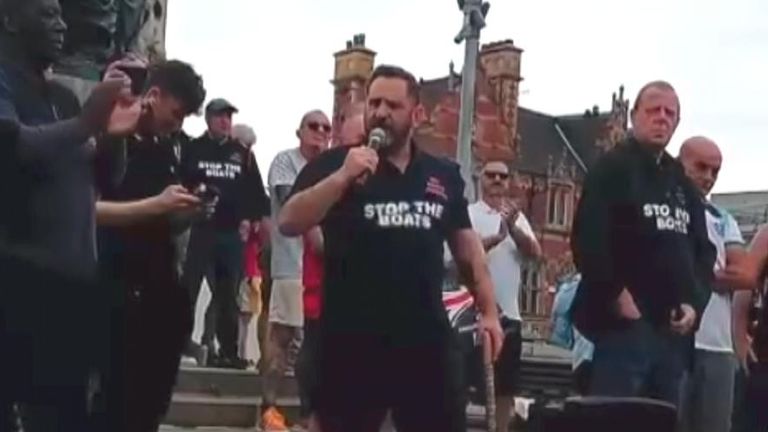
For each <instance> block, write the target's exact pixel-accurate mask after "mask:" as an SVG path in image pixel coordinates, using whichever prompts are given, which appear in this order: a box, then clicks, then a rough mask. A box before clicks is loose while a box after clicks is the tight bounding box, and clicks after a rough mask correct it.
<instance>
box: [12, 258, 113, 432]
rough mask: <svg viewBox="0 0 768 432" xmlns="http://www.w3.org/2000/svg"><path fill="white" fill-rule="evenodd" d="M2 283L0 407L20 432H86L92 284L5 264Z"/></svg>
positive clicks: (96, 307)
mask: <svg viewBox="0 0 768 432" xmlns="http://www.w3.org/2000/svg"><path fill="white" fill-rule="evenodd" d="M0 283H2V287H0V347H2V348H0V349H2V353H3V354H2V355H1V356H0V407H3V409H4V410H5V411H8V410H9V409H10V407H12V406H14V405H16V406H17V407H18V408H19V410H20V411H21V417H22V419H23V423H24V430H25V432H38V431H41V432H42V431H46V432H47V431H75V430H77V431H86V430H88V403H87V398H88V392H87V388H88V373H89V370H90V369H91V367H92V366H93V364H92V359H93V353H94V351H92V350H93V349H99V347H98V346H97V345H98V344H99V342H98V341H99V339H97V338H95V337H93V336H94V333H93V330H94V327H95V326H94V321H93V320H94V316H95V315H94V313H95V311H96V310H99V309H100V308H104V307H105V305H100V304H98V301H97V299H98V298H99V297H97V296H96V295H95V293H96V290H95V284H90V283H85V282H83V281H79V280H76V279H74V278H68V277H67V276H65V275H61V274H57V273H55V272H52V271H49V270H46V269H44V268H40V267H37V266H34V265H31V264H29V263H27V262H24V261H21V260H16V259H10V258H0ZM7 421H10V420H7ZM4 426H5V425H4Z"/></svg>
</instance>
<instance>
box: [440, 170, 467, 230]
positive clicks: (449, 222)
mask: <svg viewBox="0 0 768 432" xmlns="http://www.w3.org/2000/svg"><path fill="white" fill-rule="evenodd" d="M451 183H452V184H453V185H454V186H453V188H452V189H453V191H452V193H451V195H450V202H449V203H448V214H447V216H448V217H447V219H446V228H447V233H448V234H452V233H454V232H456V231H459V230H462V229H466V228H471V227H472V222H470V219H469V210H468V203H467V198H466V197H465V196H464V180H463V179H462V178H461V172H460V171H459V166H458V165H454V166H453V170H452V181H451Z"/></svg>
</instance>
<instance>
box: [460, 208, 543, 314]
mask: <svg viewBox="0 0 768 432" xmlns="http://www.w3.org/2000/svg"><path fill="white" fill-rule="evenodd" d="M469 218H470V220H471V221H472V227H473V228H474V229H475V231H476V232H477V233H478V234H480V237H482V238H486V237H490V236H492V235H495V234H497V233H498V232H499V225H500V224H501V215H500V214H499V212H497V211H496V210H494V209H492V208H491V207H490V206H489V205H488V204H486V203H485V201H482V200H480V201H478V202H476V203H474V204H470V206H469ZM515 226H517V227H518V228H520V229H521V230H522V231H523V232H524V233H525V234H527V235H529V236H531V237H533V236H534V234H533V230H532V229H531V225H530V224H529V223H528V219H526V218H525V215H524V214H523V213H522V212H521V213H520V214H519V216H518V217H517V220H516V221H515ZM487 256H488V270H490V272H491V280H492V281H493V287H494V292H495V294H496V302H497V303H498V304H499V307H501V311H502V313H503V314H504V316H506V317H507V318H510V319H514V320H521V316H520V306H519V301H518V298H519V296H520V264H522V262H523V259H524V257H523V255H522V253H521V252H520V251H519V250H518V249H517V245H516V244H515V241H514V240H513V239H512V236H511V235H510V234H509V233H507V236H506V237H505V238H504V240H503V241H502V242H501V243H499V244H498V245H496V246H495V247H494V248H493V249H491V250H489V251H488V253H487Z"/></svg>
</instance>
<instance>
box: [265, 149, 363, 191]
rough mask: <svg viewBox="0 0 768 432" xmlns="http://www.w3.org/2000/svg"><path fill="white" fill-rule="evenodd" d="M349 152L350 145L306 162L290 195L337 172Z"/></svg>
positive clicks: (329, 151)
mask: <svg viewBox="0 0 768 432" xmlns="http://www.w3.org/2000/svg"><path fill="white" fill-rule="evenodd" d="M347 152H349V148H348V147H340V148H335V149H332V150H328V151H326V152H324V153H322V154H321V155H320V156H318V157H317V159H315V160H313V161H310V162H309V163H308V164H306V165H305V166H304V168H303V169H302V170H301V172H299V175H298V177H296V181H295V182H293V188H292V189H291V194H290V196H293V195H295V194H297V193H299V192H301V191H303V190H305V189H309V188H311V187H312V186H314V185H316V184H318V183H319V182H321V181H322V180H323V179H324V178H326V177H328V176H329V175H331V174H333V173H334V172H336V171H337V170H338V169H339V168H341V166H342V165H343V164H344V158H345V157H346V156H347ZM270 174H271V170H270Z"/></svg>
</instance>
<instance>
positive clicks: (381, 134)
mask: <svg viewBox="0 0 768 432" xmlns="http://www.w3.org/2000/svg"><path fill="white" fill-rule="evenodd" d="M389 143H390V140H389V134H388V133H387V131H385V130H384V129H382V128H380V127H377V128H373V130H371V132H370V133H369V134H368V144H367V147H368V148H370V149H373V150H376V151H379V150H381V149H383V148H386V147H387V146H389ZM372 174H373V172H372V171H366V172H364V173H362V174H361V175H360V177H358V178H357V181H356V183H357V184H358V185H359V186H362V185H364V184H365V182H366V181H368V177H370V176H371V175H372Z"/></svg>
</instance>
